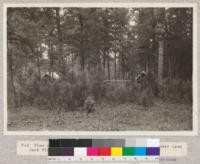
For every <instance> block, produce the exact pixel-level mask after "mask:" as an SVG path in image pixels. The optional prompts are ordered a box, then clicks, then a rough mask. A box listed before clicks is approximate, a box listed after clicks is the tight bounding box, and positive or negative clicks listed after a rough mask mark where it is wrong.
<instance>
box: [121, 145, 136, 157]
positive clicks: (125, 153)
mask: <svg viewBox="0 0 200 164" xmlns="http://www.w3.org/2000/svg"><path fill="white" fill-rule="evenodd" d="M134 155H135V148H134V147H124V148H123V156H134Z"/></svg>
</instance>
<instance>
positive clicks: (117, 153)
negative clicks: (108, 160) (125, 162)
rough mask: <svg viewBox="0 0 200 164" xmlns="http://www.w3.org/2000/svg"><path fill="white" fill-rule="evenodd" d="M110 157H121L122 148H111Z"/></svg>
mask: <svg viewBox="0 0 200 164" xmlns="http://www.w3.org/2000/svg"><path fill="white" fill-rule="evenodd" d="M111 155H112V156H122V148H121V147H112V148H111Z"/></svg>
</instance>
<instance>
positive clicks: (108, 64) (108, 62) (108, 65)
mask: <svg viewBox="0 0 200 164" xmlns="http://www.w3.org/2000/svg"><path fill="white" fill-rule="evenodd" d="M107 67H108V80H110V61H109V59H108V60H107Z"/></svg>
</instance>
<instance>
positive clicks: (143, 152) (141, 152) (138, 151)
mask: <svg viewBox="0 0 200 164" xmlns="http://www.w3.org/2000/svg"><path fill="white" fill-rule="evenodd" d="M135 155H136V156H145V155H146V148H145V147H136V148H135Z"/></svg>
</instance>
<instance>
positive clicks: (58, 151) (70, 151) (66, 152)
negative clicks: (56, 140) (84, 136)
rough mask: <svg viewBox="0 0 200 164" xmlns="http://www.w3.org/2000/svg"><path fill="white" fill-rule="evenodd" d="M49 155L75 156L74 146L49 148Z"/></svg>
mask: <svg viewBox="0 0 200 164" xmlns="http://www.w3.org/2000/svg"><path fill="white" fill-rule="evenodd" d="M48 155H49V156H74V148H72V147H66V148H64V147H60V148H54V147H52V148H49V149H48Z"/></svg>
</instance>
